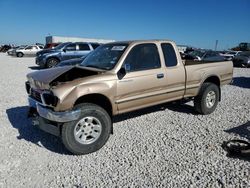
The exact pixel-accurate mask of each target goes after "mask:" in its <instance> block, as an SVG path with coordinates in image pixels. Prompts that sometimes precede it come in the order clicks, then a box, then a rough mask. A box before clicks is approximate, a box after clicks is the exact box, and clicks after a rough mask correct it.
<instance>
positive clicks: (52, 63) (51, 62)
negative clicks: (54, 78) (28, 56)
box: [47, 58, 59, 68]
mask: <svg viewBox="0 0 250 188" xmlns="http://www.w3.org/2000/svg"><path fill="white" fill-rule="evenodd" d="M58 63H59V60H58V59H56V58H50V59H48V61H47V67H48V68H52V67H54V66H56V65H57V64H58Z"/></svg>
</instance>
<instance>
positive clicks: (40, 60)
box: [36, 56, 46, 67]
mask: <svg viewBox="0 0 250 188" xmlns="http://www.w3.org/2000/svg"><path fill="white" fill-rule="evenodd" d="M36 64H37V65H39V66H41V67H44V66H45V64H46V59H45V58H44V57H43V56H38V57H36Z"/></svg>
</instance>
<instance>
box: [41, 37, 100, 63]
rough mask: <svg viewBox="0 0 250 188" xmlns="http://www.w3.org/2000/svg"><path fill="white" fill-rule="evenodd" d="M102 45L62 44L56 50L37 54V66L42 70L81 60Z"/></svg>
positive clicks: (46, 50)
mask: <svg viewBox="0 0 250 188" xmlns="http://www.w3.org/2000/svg"><path fill="white" fill-rule="evenodd" d="M98 46H100V44H98V43H86V42H67V43H61V44H59V45H58V46H56V47H55V48H54V49H45V50H42V51H40V52H38V53H37V54H36V64H37V65H39V66H40V67H42V68H50V67H54V66H56V65H57V64H58V63H60V62H61V61H64V60H69V59H74V58H81V57H82V56H86V55H87V54H89V53H90V52H92V51H93V50H94V49H96V48H97V47H98Z"/></svg>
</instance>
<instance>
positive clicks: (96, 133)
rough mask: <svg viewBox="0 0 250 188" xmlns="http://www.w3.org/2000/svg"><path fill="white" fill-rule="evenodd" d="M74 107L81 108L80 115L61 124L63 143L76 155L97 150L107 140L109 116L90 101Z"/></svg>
mask: <svg viewBox="0 0 250 188" xmlns="http://www.w3.org/2000/svg"><path fill="white" fill-rule="evenodd" d="M75 108H80V109H81V115H80V118H79V119H78V120H76V121H71V122H67V123H64V124H63V126H62V135H61V136H62V142H63V144H64V145H65V147H66V148H67V149H68V150H69V151H70V152H72V153H73V154H76V155H81V154H88V153H92V152H95V151H97V150H99V149H100V148H101V147H102V146H103V145H104V144H105V143H106V142H107V140H108V138H109V136H110V133H111V130H112V122H111V118H110V116H109V115H108V113H107V112H106V111H105V110H104V109H103V108H101V107H100V106H97V105H95V104H91V103H83V104H80V105H77V106H76V107H75Z"/></svg>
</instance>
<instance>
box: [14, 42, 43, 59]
mask: <svg viewBox="0 0 250 188" xmlns="http://www.w3.org/2000/svg"><path fill="white" fill-rule="evenodd" d="M42 49H43V46H42V45H30V46H27V47H25V48H23V49H17V50H16V56H17V57H23V56H24V55H27V56H35V55H36V53H37V52H39V51H41V50H42Z"/></svg>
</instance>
